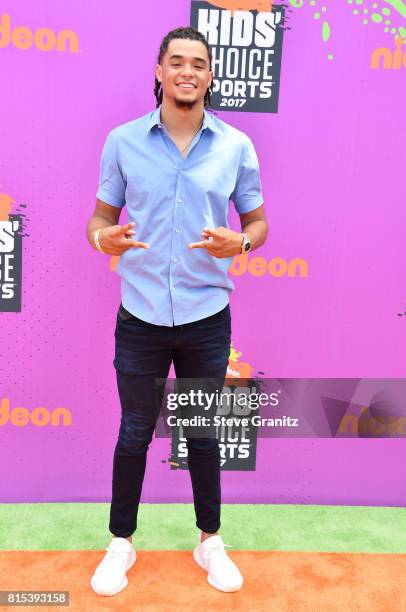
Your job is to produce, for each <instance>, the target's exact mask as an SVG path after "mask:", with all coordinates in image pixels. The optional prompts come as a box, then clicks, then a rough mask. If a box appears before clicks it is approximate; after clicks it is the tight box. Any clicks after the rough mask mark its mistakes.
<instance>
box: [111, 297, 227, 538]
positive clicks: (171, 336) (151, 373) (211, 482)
mask: <svg viewBox="0 0 406 612" xmlns="http://www.w3.org/2000/svg"><path fill="white" fill-rule="evenodd" d="M115 339H116V345H115V359H114V367H115V369H116V375H117V385H118V392H119V396H120V402H121V424H120V430H119V435H118V440H117V444H116V447H115V451H114V460H113V483H112V501H111V507H110V524H109V530H110V532H111V533H112V534H113V535H115V536H119V537H122V538H126V537H128V536H130V535H131V534H132V533H133V532H134V531H135V530H136V528H137V514H138V506H139V502H140V497H141V490H142V483H143V480H144V473H145V466H146V458H147V451H148V446H149V444H150V442H151V439H152V436H153V433H154V430H155V426H156V420H157V418H158V416H159V403H160V402H159V398H158V401H157V396H156V393H157V391H156V389H157V388H156V384H155V379H156V378H158V379H166V378H167V376H168V373H169V368H170V365H171V362H172V361H173V364H174V368H175V372H176V377H177V379H179V378H180V379H184V378H197V377H199V378H205V377H210V378H212V379H216V380H217V381H218V388H219V389H220V390H221V388H222V386H223V384H224V378H225V375H226V371H227V363H228V358H229V353H230V340H231V316H230V308H229V306H226V307H225V308H224V309H223V310H221V311H220V312H218V313H216V314H214V315H212V316H210V317H207V318H205V319H201V320H200V321H194V322H193V323H187V324H185V325H175V326H172V327H166V326H161V325H152V324H151V323H146V322H145V321H142V320H141V319H138V318H137V317H134V316H133V315H132V314H131V313H129V312H128V311H127V310H125V309H124V307H123V306H122V305H121V306H120V308H119V311H118V313H117V324H116V330H115ZM157 407H158V410H157ZM186 444H187V450H188V467H189V472H190V477H191V481H192V488H193V498H194V507H195V513H196V526H197V527H198V528H199V529H201V530H202V531H205V532H207V533H215V532H216V531H217V530H218V529H219V527H220V502H221V489H220V450H219V444H218V440H217V438H215V437H208V438H202V437H200V438H194V437H187V438H186Z"/></svg>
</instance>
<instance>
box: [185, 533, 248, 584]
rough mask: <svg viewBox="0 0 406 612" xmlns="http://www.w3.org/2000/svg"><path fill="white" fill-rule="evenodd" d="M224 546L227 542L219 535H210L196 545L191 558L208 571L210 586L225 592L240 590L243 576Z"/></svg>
mask: <svg viewBox="0 0 406 612" xmlns="http://www.w3.org/2000/svg"><path fill="white" fill-rule="evenodd" d="M225 546H227V547H229V545H228V544H224V542H223V540H222V539H221V536H219V535H215V536H210V538H207V540H205V541H204V542H202V543H199V544H198V545H197V546H196V548H195V549H194V551H193V558H194V560H195V561H196V563H197V564H198V565H200V567H202V568H203V569H205V570H206V571H207V572H208V574H207V581H208V583H209V584H211V586H213V587H215V588H216V589H219V590H220V591H224V592H225V593H232V592H234V591H239V590H240V588H241V587H242V583H243V577H242V576H241V574H240V571H239V569H238V567H237V566H236V564H235V563H234V562H233V561H231V559H230V557H229V556H228V555H227V552H226V551H225V549H224V547H225Z"/></svg>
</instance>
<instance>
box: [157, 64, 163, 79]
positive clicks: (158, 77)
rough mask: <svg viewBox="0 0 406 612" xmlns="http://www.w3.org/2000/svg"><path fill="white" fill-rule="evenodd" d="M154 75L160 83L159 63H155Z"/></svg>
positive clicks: (160, 68) (160, 69) (160, 71)
mask: <svg viewBox="0 0 406 612" xmlns="http://www.w3.org/2000/svg"><path fill="white" fill-rule="evenodd" d="M155 76H156V78H157V79H158V81H159V82H160V83H162V66H161V64H157V65H156V66H155Z"/></svg>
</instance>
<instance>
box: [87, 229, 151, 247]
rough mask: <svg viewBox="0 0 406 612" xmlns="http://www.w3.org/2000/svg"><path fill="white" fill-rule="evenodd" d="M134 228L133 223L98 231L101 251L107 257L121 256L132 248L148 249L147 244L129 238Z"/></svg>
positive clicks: (133, 232) (133, 233) (132, 234)
mask: <svg viewBox="0 0 406 612" xmlns="http://www.w3.org/2000/svg"><path fill="white" fill-rule="evenodd" d="M134 226H135V223H127V224H126V225H110V226H108V227H103V228H102V229H101V230H100V231H99V244H100V246H101V248H102V249H103V251H104V252H105V253H107V254H108V255H122V254H123V253H125V251H128V249H131V248H133V247H138V248H140V249H149V244H147V243H146V242H137V241H136V240H131V238H130V236H134V235H135V231H133V229H132V228H133V227H134ZM93 243H94V234H93Z"/></svg>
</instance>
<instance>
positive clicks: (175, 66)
mask: <svg viewBox="0 0 406 612" xmlns="http://www.w3.org/2000/svg"><path fill="white" fill-rule="evenodd" d="M172 66H173V67H174V68H177V67H178V66H180V64H172Z"/></svg>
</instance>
